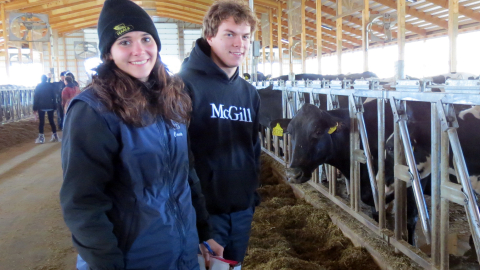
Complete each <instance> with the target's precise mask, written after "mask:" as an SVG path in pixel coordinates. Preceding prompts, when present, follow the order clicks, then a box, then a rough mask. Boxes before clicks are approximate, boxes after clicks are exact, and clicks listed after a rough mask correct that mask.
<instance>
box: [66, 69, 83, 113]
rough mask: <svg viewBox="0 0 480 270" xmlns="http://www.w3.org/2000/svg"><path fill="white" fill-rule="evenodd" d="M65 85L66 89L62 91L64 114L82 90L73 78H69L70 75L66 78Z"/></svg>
mask: <svg viewBox="0 0 480 270" xmlns="http://www.w3.org/2000/svg"><path fill="white" fill-rule="evenodd" d="M65 84H66V85H65V88H63V90H62V107H63V111H64V112H66V111H67V107H68V104H70V101H71V100H72V99H73V98H74V97H76V96H77V95H78V94H80V88H78V86H76V85H75V84H74V82H73V79H72V77H70V76H68V74H67V76H65Z"/></svg>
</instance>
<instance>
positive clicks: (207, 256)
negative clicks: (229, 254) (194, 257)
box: [200, 239, 223, 267]
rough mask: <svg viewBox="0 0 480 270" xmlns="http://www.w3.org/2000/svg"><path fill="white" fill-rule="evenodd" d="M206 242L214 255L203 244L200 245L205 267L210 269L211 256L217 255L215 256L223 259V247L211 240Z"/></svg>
mask: <svg viewBox="0 0 480 270" xmlns="http://www.w3.org/2000/svg"><path fill="white" fill-rule="evenodd" d="M206 242H207V244H208V245H209V246H210V248H211V250H212V251H213V252H214V254H211V253H210V252H209V251H208V249H207V247H206V246H205V245H204V244H203V243H202V244H200V251H201V252H202V256H203V258H205V266H206V267H210V256H213V255H215V256H219V257H223V247H222V246H221V245H220V244H218V243H217V241H215V240H213V239H209V240H207V241H206Z"/></svg>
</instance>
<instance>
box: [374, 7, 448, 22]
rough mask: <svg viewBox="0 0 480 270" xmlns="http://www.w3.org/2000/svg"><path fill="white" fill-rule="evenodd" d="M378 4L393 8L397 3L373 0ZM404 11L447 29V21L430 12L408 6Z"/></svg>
mask: <svg viewBox="0 0 480 270" xmlns="http://www.w3.org/2000/svg"><path fill="white" fill-rule="evenodd" d="M373 1H375V2H377V3H379V4H382V5H384V6H387V7H390V8H393V9H396V8H397V3H396V2H395V1H393V0H373ZM406 13H407V14H408V15H411V16H413V17H416V18H418V19H421V20H424V21H426V22H429V23H433V24H435V25H438V26H440V27H442V28H444V29H447V28H448V23H447V21H445V20H442V19H439V18H437V17H434V16H432V15H430V14H427V13H425V12H423V11H419V10H416V9H415V8H414V7H409V6H407V7H406Z"/></svg>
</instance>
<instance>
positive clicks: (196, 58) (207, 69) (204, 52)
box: [182, 38, 239, 81]
mask: <svg viewBox="0 0 480 270" xmlns="http://www.w3.org/2000/svg"><path fill="white" fill-rule="evenodd" d="M210 54H211V48H210V45H209V44H208V42H207V40H205V39H204V38H199V39H197V41H196V42H195V47H194V48H193V49H192V52H191V53H190V56H189V57H187V58H185V60H184V61H183V64H182V69H194V70H198V71H201V72H204V73H206V74H207V75H218V76H220V77H222V78H224V79H225V80H228V81H234V80H235V79H236V78H237V77H238V73H239V71H238V67H237V70H236V71H235V73H234V74H233V76H232V77H231V78H228V76H227V74H226V73H225V71H223V70H222V69H221V68H220V67H218V66H217V64H215V62H213V60H212V58H211V57H210Z"/></svg>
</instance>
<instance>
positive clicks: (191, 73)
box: [180, 38, 261, 215]
mask: <svg viewBox="0 0 480 270" xmlns="http://www.w3.org/2000/svg"><path fill="white" fill-rule="evenodd" d="M210 51H211V49H210V46H209V44H208V43H207V41H206V40H205V39H203V38H200V39H198V40H197V42H196V44H195V47H194V48H193V50H192V52H191V53H190V56H189V58H187V59H185V61H184V62H183V64H182V70H181V71H180V76H181V77H182V79H183V81H184V82H185V87H186V88H187V90H188V91H189V94H190V96H191V98H192V102H193V111H192V119H191V122H190V126H189V129H188V130H189V135H190V140H191V149H192V152H193V155H194V157H195V169H196V172H197V173H198V177H199V178H200V181H201V183H202V189H203V194H204V195H205V201H206V204H207V209H208V212H209V213H210V214H215V215H217V214H228V213H232V212H237V211H242V210H245V209H247V208H249V207H252V206H254V205H255V204H256V203H258V197H257V196H258V195H257V194H256V189H257V187H258V185H259V182H258V176H259V170H260V153H261V145H260V139H259V136H258V131H259V122H258V110H259V107H260V97H259V95H258V92H257V90H256V89H255V87H253V86H252V85H251V84H249V83H248V82H246V81H245V80H244V79H243V78H241V77H240V76H238V68H237V70H236V72H235V74H234V75H233V76H232V77H231V78H229V77H228V76H227V74H226V73H225V72H224V71H223V70H222V69H220V68H219V67H218V66H217V64H215V63H214V62H213V60H212V59H211V58H210Z"/></svg>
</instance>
